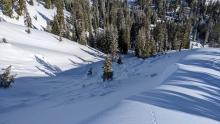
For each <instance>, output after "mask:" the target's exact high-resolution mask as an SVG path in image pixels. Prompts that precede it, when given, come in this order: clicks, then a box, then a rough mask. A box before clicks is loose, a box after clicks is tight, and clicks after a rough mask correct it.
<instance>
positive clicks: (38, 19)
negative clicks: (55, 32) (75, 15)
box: [0, 0, 70, 30]
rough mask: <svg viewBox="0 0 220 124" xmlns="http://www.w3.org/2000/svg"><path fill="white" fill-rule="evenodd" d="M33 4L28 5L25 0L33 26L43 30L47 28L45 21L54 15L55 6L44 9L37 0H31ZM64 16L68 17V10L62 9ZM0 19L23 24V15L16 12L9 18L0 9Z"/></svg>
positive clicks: (50, 19)
mask: <svg viewBox="0 0 220 124" xmlns="http://www.w3.org/2000/svg"><path fill="white" fill-rule="evenodd" d="M33 2H34V5H33V6H32V5H30V4H29V2H27V1H26V6H27V10H28V12H29V14H30V17H31V20H32V25H33V28H35V29H38V30H44V29H46V28H47V22H48V21H52V20H53V18H54V16H55V15H56V8H55V7H54V8H53V9H46V8H45V7H44V5H43V4H42V3H41V2H37V0H33ZM64 14H65V17H69V16H70V14H69V12H67V11H65V10H64ZM0 19H3V20H4V21H6V22H10V23H13V24H17V25H22V26H24V25H25V24H24V16H23V15H22V16H18V14H17V13H16V12H14V13H13V18H10V17H8V16H6V15H4V14H3V13H2V10H1V9H0Z"/></svg>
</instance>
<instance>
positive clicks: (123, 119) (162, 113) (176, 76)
mask: <svg viewBox="0 0 220 124" xmlns="http://www.w3.org/2000/svg"><path fill="white" fill-rule="evenodd" d="M188 52H189V54H188V55H187V56H185V57H183V59H181V60H179V61H178V62H177V63H174V64H173V66H170V67H171V68H170V67H168V70H167V72H168V73H170V71H171V73H172V74H171V75H170V76H168V78H166V79H165V80H164V81H163V82H162V83H161V84H160V85H159V86H158V87H156V88H155V89H152V90H149V91H146V92H142V93H140V94H137V95H134V96H131V97H128V98H127V99H125V100H122V101H121V102H120V103H119V104H117V105H115V106H114V107H112V108H110V109H109V110H107V111H104V112H103V113H101V114H100V115H97V116H94V117H92V118H91V119H89V121H86V122H85V124H86V123H89V124H103V123H105V124H113V123H114V124H177V123H178V124H186V123H187V124H220V50H219V49H200V50H199V49H197V50H192V51H188ZM181 54H182V53H181ZM167 57H169V55H168V56H167ZM171 58H172V57H171ZM168 66H169V65H168ZM165 72H166V71H165ZM151 83H155V82H151Z"/></svg>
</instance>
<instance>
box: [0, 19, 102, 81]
mask: <svg viewBox="0 0 220 124" xmlns="http://www.w3.org/2000/svg"><path fill="white" fill-rule="evenodd" d="M0 29H1V31H0V40H2V39H3V38H5V39H6V40H7V42H8V44H4V43H0V68H5V67H6V66H8V65H12V67H13V73H15V74H18V77H21V76H54V75H56V73H59V72H61V71H65V70H68V69H70V68H74V67H78V66H79V65H80V64H87V63H90V62H96V61H99V60H100V57H98V54H101V53H99V52H97V51H95V50H93V49H91V48H88V47H86V46H82V45H79V44H77V43H75V42H73V41H69V40H66V39H64V41H63V42H60V41H58V39H57V36H55V35H53V34H50V33H46V32H43V31H38V30H32V31H31V34H27V33H26V32H25V27H22V26H18V25H14V24H10V23H5V22H0Z"/></svg>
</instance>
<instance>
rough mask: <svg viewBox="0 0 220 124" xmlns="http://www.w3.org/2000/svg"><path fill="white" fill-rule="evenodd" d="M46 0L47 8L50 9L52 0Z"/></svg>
mask: <svg viewBox="0 0 220 124" xmlns="http://www.w3.org/2000/svg"><path fill="white" fill-rule="evenodd" d="M44 1H45V5H44V6H45V8H47V9H50V8H51V4H52V3H51V0H44Z"/></svg>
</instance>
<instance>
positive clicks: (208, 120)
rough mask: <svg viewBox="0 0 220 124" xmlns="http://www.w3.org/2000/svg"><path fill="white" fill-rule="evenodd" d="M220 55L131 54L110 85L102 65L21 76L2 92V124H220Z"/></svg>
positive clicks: (214, 52) (213, 52)
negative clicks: (89, 73)
mask: <svg viewBox="0 0 220 124" xmlns="http://www.w3.org/2000/svg"><path fill="white" fill-rule="evenodd" d="M219 55H220V50H219V49H194V50H189V51H183V52H181V53H178V52H177V53H175V52H171V53H169V54H166V55H162V56H158V57H155V58H149V59H147V60H142V59H137V58H136V57H133V56H132V55H128V56H125V57H124V58H123V62H124V64H123V65H117V64H114V80H113V81H112V82H109V83H107V85H109V86H108V87H104V86H103V85H104V84H103V82H102V79H101V75H102V62H94V63H93V64H89V65H85V66H79V67H78V68H75V69H71V70H69V71H66V72H61V73H59V74H57V75H56V76H55V77H48V78H45V77H38V78H33V77H23V78H18V79H17V80H16V82H15V84H14V85H13V87H12V88H11V89H9V90H0V100H1V103H0V123H4V124H15V123H16V124H30V123H31V124H39V123H41V124H176V123H178V124H186V123H187V124H195V123H199V124H219V123H220V118H219V117H220V98H219V96H220V88H219V87H220V84H219V82H220V81H219V80H220V73H219V70H220V65H219V63H220V57H219ZM11 61H13V60H11ZM0 62H2V61H0ZM91 67H92V68H93V75H92V76H87V74H86V73H87V71H88V69H89V68H91ZM27 84H28V85H27Z"/></svg>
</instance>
